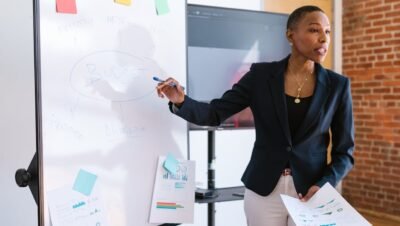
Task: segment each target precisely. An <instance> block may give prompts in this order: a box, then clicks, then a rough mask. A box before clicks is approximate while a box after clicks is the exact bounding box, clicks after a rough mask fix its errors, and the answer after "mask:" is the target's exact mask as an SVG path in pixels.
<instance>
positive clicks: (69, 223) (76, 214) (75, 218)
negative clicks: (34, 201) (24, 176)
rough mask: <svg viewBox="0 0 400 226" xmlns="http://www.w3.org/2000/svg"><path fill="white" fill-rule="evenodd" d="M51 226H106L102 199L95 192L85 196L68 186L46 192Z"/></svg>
mask: <svg viewBox="0 0 400 226" xmlns="http://www.w3.org/2000/svg"><path fill="white" fill-rule="evenodd" d="M47 198H48V205H49V212H50V218H51V223H52V225H53V226H88V225H93V226H107V225H108V223H107V219H106V213H105V209H104V204H103V200H102V199H101V197H100V196H99V195H98V193H97V192H93V193H92V194H91V195H90V196H86V195H84V194H82V193H80V192H77V191H75V190H73V189H71V188H70V187H64V188H60V189H56V190H53V191H50V192H48V193H47Z"/></svg>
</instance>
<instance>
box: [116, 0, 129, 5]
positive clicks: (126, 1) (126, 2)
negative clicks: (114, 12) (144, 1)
mask: <svg viewBox="0 0 400 226" xmlns="http://www.w3.org/2000/svg"><path fill="white" fill-rule="evenodd" d="M114 2H115V3H119V4H122V5H131V0H114Z"/></svg>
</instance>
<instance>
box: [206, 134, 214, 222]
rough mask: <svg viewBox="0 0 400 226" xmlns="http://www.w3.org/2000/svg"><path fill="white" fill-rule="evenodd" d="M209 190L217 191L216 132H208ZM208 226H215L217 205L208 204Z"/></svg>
mask: <svg viewBox="0 0 400 226" xmlns="http://www.w3.org/2000/svg"><path fill="white" fill-rule="evenodd" d="M207 137H208V157H207V158H208V161H207V163H208V168H207V175H208V177H207V182H208V189H209V190H214V189H215V130H212V129H211V130H208V134H207ZM208 226H215V203H214V202H212V203H208Z"/></svg>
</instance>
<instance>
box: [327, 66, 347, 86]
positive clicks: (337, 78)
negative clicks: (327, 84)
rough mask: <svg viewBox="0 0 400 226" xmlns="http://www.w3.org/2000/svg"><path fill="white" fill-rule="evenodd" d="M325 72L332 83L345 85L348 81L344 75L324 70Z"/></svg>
mask: <svg viewBox="0 0 400 226" xmlns="http://www.w3.org/2000/svg"><path fill="white" fill-rule="evenodd" d="M325 70H326V72H327V74H328V76H329V79H330V80H331V81H332V82H334V83H347V82H349V81H350V79H349V77H347V76H346V75H343V74H339V73H337V72H335V71H332V70H330V69H325Z"/></svg>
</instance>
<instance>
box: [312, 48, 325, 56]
mask: <svg viewBox="0 0 400 226" xmlns="http://www.w3.org/2000/svg"><path fill="white" fill-rule="evenodd" d="M315 51H316V52H317V53H318V54H319V55H325V54H326V51H327V49H326V48H323V47H321V48H317V49H315Z"/></svg>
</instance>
